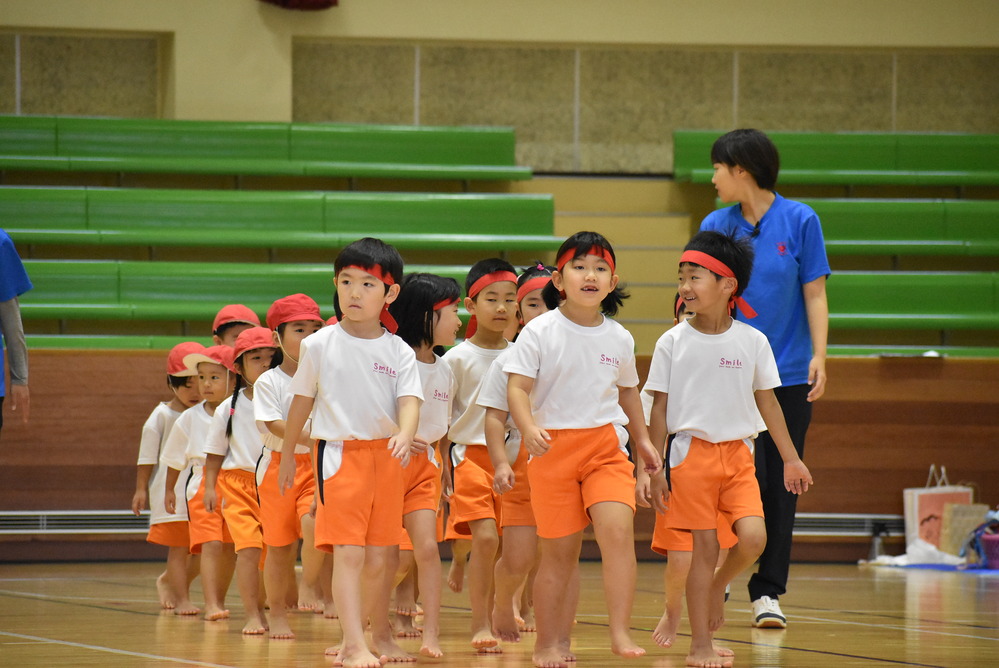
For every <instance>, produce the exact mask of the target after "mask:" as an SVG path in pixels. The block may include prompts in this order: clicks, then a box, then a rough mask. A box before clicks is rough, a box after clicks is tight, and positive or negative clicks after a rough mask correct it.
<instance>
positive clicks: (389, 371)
mask: <svg viewBox="0 0 999 668" xmlns="http://www.w3.org/2000/svg"><path fill="white" fill-rule="evenodd" d="M371 370H372V371H374V372H375V373H383V374H385V375H386V376H388V377H389V378H395V377H396V376H398V375H399V372H398V371H396V370H395V369H393V368H392V367H390V366H388V365H387V364H379V363H378V362H374V363H372V366H371Z"/></svg>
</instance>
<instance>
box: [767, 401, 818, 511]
mask: <svg viewBox="0 0 999 668" xmlns="http://www.w3.org/2000/svg"><path fill="white" fill-rule="evenodd" d="M753 394H754V396H755V398H756V407H757V408H758V409H759V410H760V415H762V416H763V421H764V422H765V423H766V425H767V430H768V431H769V432H770V438H772V439H773V441H774V444H775V445H776V446H777V451H778V452H779V453H780V458H781V459H783V460H784V488H785V489H786V490H787V491H789V492H794V493H795V494H804V493H805V492H807V491H808V486H809V485H811V484H813V483H812V474H811V473H810V472H809V471H808V467H807V466H805V462H803V461H801V457H799V456H798V451H797V450H795V449H794V443H792V442H791V435H790V434H788V432H787V423H786V422H784V412H783V411H782V410H781V408H780V404H779V403H778V402H777V397H776V395H774V391H773V390H756V391H755V392H754V393H753Z"/></svg>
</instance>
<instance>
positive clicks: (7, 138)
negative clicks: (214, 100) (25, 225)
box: [0, 116, 531, 181]
mask: <svg viewBox="0 0 999 668" xmlns="http://www.w3.org/2000/svg"><path fill="white" fill-rule="evenodd" d="M514 147H515V138H514V132H513V129H512V128H494V127H472V126H468V127H428V126H387V125H360V124H332V123H255V122H226V121H186V120H185V121H180V120H162V119H152V120H147V119H121V118H76V117H57V116H0V169H7V170H22V171H38V170H45V171H71V172H73V171H76V172H136V173H164V174H223V175H257V176H330V177H351V178H364V177H378V178H404V179H457V180H462V181H470V180H523V179H529V178H531V170H530V169H529V168H527V167H520V166H517V164H516V160H515V156H514Z"/></svg>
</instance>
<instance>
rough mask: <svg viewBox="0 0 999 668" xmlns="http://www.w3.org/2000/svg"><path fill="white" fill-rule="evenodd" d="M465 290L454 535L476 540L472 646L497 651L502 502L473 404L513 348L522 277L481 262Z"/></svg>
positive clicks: (453, 360)
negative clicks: (494, 596)
mask: <svg viewBox="0 0 999 668" xmlns="http://www.w3.org/2000/svg"><path fill="white" fill-rule="evenodd" d="M465 289H466V290H467V294H468V296H467V297H466V298H465V308H466V309H468V312H469V313H470V314H471V320H470V321H469V323H468V329H467V331H466V332H465V340H464V341H462V342H461V343H460V344H458V345H457V346H455V347H454V348H452V349H450V350H449V351H447V354H445V355H444V361H446V362H447V363H448V365H449V366H450V367H451V370H452V371H453V372H454V377H455V379H457V386H456V388H455V394H454V419H453V420H452V422H451V428H450V429H449V430H448V440H449V441H450V442H451V443H452V444H453V445H452V446H451V450H450V457H451V465H452V471H453V472H452V484H453V489H454V491H453V494H452V497H451V499H452V509H453V510H454V528H455V530H456V531H457V532H458V533H459V534H460V533H461V532H462V531H469V532H470V533H471V538H472V558H471V560H470V561H469V564H468V569H469V579H468V585H469V586H468V598H469V603H470V607H471V608H472V646H473V647H474V648H475V649H477V650H479V651H483V652H498V651H500V650H499V647H498V645H499V643H498V641H497V639H496V637H495V636H494V635H493V632H492V619H491V617H492V608H491V606H490V601H491V596H490V592H491V591H492V588H493V564H494V563H495V561H496V553H497V550H498V548H499V525H500V521H501V514H500V513H501V509H500V505H501V504H500V499H499V495H498V494H496V493H495V492H494V491H493V465H492V462H491V461H490V459H489V452H488V450H487V449H486V435H485V420H486V409H485V408H483V407H482V406H479V405H478V404H477V403H476V399H477V397H478V394H479V389H480V387H481V383H482V379H483V377H484V376H485V375H486V371H488V370H489V366H490V365H491V364H492V363H493V360H495V359H496V358H497V357H498V356H499V354H500V353H501V352H502V351H503V350H504V349H505V348H506V347H507V346H508V345H509V342H508V341H507V340H506V336H505V332H506V330H507V329H508V327H509V326H510V324H511V323H515V322H516V315H517V314H516V311H517V274H516V273H515V272H514V269H513V266H512V265H511V264H510V263H509V262H507V261H506V260H501V259H499V258H489V259H485V260H480V261H478V262H476V263H475V264H474V265H472V268H471V269H470V270H469V272H468V276H467V277H466V278H465ZM466 527H467V528H466ZM455 558H456V559H457V558H460V557H458V556H456V557H455Z"/></svg>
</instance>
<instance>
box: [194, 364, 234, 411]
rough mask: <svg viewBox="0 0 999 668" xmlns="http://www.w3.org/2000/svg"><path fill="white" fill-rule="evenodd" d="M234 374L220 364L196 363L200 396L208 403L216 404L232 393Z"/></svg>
mask: <svg viewBox="0 0 999 668" xmlns="http://www.w3.org/2000/svg"><path fill="white" fill-rule="evenodd" d="M235 385H236V376H234V375H233V374H232V373H230V371H229V369H226V368H225V367H224V366H222V365H221V364H212V363H211V362H199V363H198V389H199V390H200V391H201V398H202V399H204V400H205V401H207V402H208V403H210V404H218V403H220V402H221V401H223V400H224V399H225V398H226V397H228V396H229V395H230V394H232V388H233V387H234V386H235Z"/></svg>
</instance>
